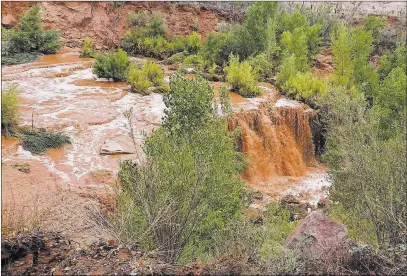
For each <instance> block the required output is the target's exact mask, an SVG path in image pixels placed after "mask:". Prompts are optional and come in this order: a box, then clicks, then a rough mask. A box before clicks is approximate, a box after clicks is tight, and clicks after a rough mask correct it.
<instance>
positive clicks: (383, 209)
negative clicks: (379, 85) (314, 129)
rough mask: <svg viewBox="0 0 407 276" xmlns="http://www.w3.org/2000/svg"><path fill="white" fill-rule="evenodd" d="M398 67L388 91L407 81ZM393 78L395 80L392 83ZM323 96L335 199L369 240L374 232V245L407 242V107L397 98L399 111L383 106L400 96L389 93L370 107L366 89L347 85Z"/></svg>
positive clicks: (364, 238)
mask: <svg viewBox="0 0 407 276" xmlns="http://www.w3.org/2000/svg"><path fill="white" fill-rule="evenodd" d="M394 70H395V72H394V76H392V77H391V78H390V79H389V81H388V82H389V83H388V84H386V85H385V86H387V85H389V86H387V88H384V89H383V93H384V94H386V93H389V91H390V90H393V89H396V90H399V92H401V90H402V88H403V85H405V82H404V81H405V77H404V80H399V81H397V80H396V79H398V78H400V77H402V75H401V74H402V72H401V70H399V69H394ZM396 76H397V77H396ZM393 82H396V84H394V86H393V84H391V85H390V83H393ZM397 82H398V83H397ZM403 82H404V84H403ZM397 87H398V88H397ZM387 89H389V90H387ZM404 89H405V87H404ZM396 94H398V92H396ZM400 96H401V94H400ZM396 97H397V96H396ZM404 97H405V96H404ZM390 98H391V99H390ZM399 99H401V98H399ZM404 99H405V98H404ZM324 102H325V104H322V106H323V108H322V116H323V118H324V120H325V122H326V124H327V127H328V131H329V132H328V135H327V141H326V154H325V155H324V161H325V162H326V164H327V165H328V167H329V172H330V177H331V179H332V181H333V186H332V188H331V189H330V195H331V196H332V199H333V200H334V201H339V202H340V203H341V204H342V205H343V208H344V210H345V213H347V214H348V217H349V219H350V220H352V221H353V223H352V227H353V228H355V227H359V229H356V230H354V233H355V234H358V233H359V234H362V236H359V237H358V239H359V240H364V241H365V242H369V241H368V240H366V239H367V238H369V237H371V236H372V235H373V236H374V237H375V241H376V244H373V245H378V246H380V247H381V248H383V249H384V248H387V247H388V246H396V245H397V244H405V240H403V238H402V237H403V236H405V234H406V231H407V229H406V225H405V224H404V223H402V221H403V218H405V216H406V212H407V208H406V206H405V204H404V203H405V202H406V200H407V199H406V194H405V193H404V192H403V191H404V189H405V183H406V174H405V167H406V147H405V143H406V136H405V135H406V134H405V133H406V129H405V126H406V115H405V107H404V108H402V107H401V106H402V104H396V105H395V107H396V109H397V106H399V107H400V109H399V113H393V114H391V115H390V114H388V113H387V112H382V111H383V110H382V108H384V109H386V106H387V104H389V105H391V106H393V104H394V103H396V102H397V100H396V99H393V98H392V97H391V96H390V95H389V98H387V96H385V97H384V98H383V99H381V101H380V103H379V102H377V104H375V105H374V106H373V107H372V108H371V109H370V110H368V111H367V112H366V111H365V110H366V102H365V101H364V100H363V95H361V94H360V93H356V94H354V93H350V91H346V90H345V89H343V88H341V89H338V88H336V89H334V90H333V91H330V92H329V93H327V97H325V99H324ZM382 104H383V106H381V105H382ZM388 115H390V117H389V118H392V119H391V121H392V122H393V123H392V124H391V125H389V127H390V129H391V131H389V132H385V131H383V130H386V128H385V127H387V126H385V127H384V126H383V124H381V122H382V120H386V118H387V116H388ZM386 134H387V135H386ZM389 134H391V135H389ZM378 168H380V169H378ZM366 225H368V226H369V227H367V226H366ZM369 239H370V238H369Z"/></svg>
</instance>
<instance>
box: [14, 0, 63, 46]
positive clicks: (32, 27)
mask: <svg viewBox="0 0 407 276" xmlns="http://www.w3.org/2000/svg"><path fill="white" fill-rule="evenodd" d="M8 39H9V41H8V47H9V51H10V52H11V53H32V52H39V53H43V54H53V53H55V52H56V51H57V50H58V49H59V48H60V47H61V43H60V39H59V34H58V32H57V31H55V30H44V29H43V28H42V26H41V14H40V8H39V7H38V6H33V7H31V8H30V9H29V10H28V11H27V12H25V13H24V14H23V15H22V16H21V17H20V22H19V24H18V26H17V27H16V28H15V29H14V30H13V31H12V32H10V34H9V36H8Z"/></svg>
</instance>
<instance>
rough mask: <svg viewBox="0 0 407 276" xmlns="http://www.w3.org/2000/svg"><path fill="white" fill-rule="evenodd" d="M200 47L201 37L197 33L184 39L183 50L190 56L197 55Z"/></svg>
mask: <svg viewBox="0 0 407 276" xmlns="http://www.w3.org/2000/svg"><path fill="white" fill-rule="evenodd" d="M201 45H202V44H201V35H200V34H198V33H197V32H193V33H192V34H190V35H189V36H188V37H187V38H186V45H185V48H186V50H187V51H188V52H189V53H190V54H196V53H198V51H199V49H200V48H201Z"/></svg>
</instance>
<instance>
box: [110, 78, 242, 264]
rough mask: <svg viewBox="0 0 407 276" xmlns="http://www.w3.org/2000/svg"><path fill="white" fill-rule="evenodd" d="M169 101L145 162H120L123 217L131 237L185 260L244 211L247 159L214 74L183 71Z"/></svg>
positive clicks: (206, 248)
mask: <svg viewBox="0 0 407 276" xmlns="http://www.w3.org/2000/svg"><path fill="white" fill-rule="evenodd" d="M165 104H166V107H167V109H166V116H165V118H164V125H163V127H162V128H160V129H159V130H157V131H155V132H154V134H153V135H152V136H151V137H150V138H148V139H147V141H146V144H145V148H144V151H145V154H146V161H145V162H144V163H143V165H137V164H136V163H134V162H131V161H127V162H124V163H121V164H120V171H119V179H120V183H121V185H122V191H121V192H119V193H118V196H117V202H118V208H117V213H116V220H115V225H116V227H117V229H120V234H121V235H120V237H121V238H122V240H123V241H125V242H127V243H129V244H134V243H137V244H139V245H140V246H141V247H142V249H144V250H154V251H155V252H160V253H161V254H162V256H163V257H164V258H165V260H166V261H168V262H171V263H173V262H179V263H185V262H190V261H192V260H194V259H195V258H196V257H201V258H202V257H205V255H207V254H209V253H210V249H211V246H212V244H213V238H214V234H215V233H217V232H219V231H220V230H221V229H223V228H224V227H225V225H227V224H228V223H229V222H230V221H233V220H234V219H236V217H238V216H239V215H240V213H241V210H242V206H243V200H242V196H243V182H242V181H241V180H240V178H239V175H238V174H239V172H241V170H242V163H241V162H240V161H239V160H240V157H239V156H240V155H239V153H237V152H235V150H234V143H233V138H232V136H231V135H230V133H229V132H228V129H227V123H226V120H224V119H219V118H217V117H216V116H215V113H214V109H213V105H212V104H213V91H212V89H211V87H210V85H209V83H208V82H207V81H206V80H204V79H202V78H200V77H198V78H197V79H194V80H189V79H187V78H185V77H183V76H181V75H178V74H176V75H175V76H173V77H172V80H171V82H170V90H169V93H168V95H167V97H166V100H165ZM197 113H198V114H197Z"/></svg>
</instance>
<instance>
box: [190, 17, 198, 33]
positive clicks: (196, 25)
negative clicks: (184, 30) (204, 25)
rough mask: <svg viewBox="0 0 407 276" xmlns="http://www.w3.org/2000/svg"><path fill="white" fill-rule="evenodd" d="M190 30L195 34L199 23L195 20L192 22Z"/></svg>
mask: <svg viewBox="0 0 407 276" xmlns="http://www.w3.org/2000/svg"><path fill="white" fill-rule="evenodd" d="M192 30H193V31H194V32H197V31H198V30H199V22H198V20H197V19H195V20H194V23H192Z"/></svg>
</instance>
